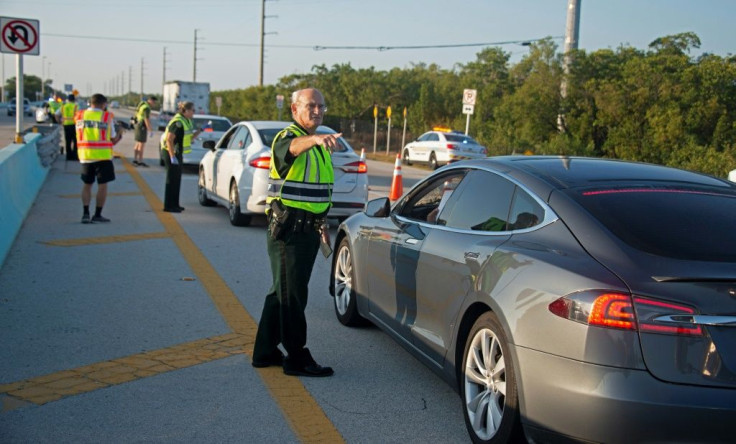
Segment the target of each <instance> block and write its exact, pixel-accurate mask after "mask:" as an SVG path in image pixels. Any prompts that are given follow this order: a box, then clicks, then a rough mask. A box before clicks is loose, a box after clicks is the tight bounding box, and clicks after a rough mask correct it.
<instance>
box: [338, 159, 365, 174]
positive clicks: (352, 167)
mask: <svg viewBox="0 0 736 444" xmlns="http://www.w3.org/2000/svg"><path fill="white" fill-rule="evenodd" d="M340 169H342V170H343V171H345V172H346V173H357V174H364V173H367V172H368V165H366V163H365V162H363V161H362V160H356V161H355V162H350V163H346V164H345V165H343V166H341V167H340Z"/></svg>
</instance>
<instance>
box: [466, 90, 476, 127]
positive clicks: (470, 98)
mask: <svg viewBox="0 0 736 444" xmlns="http://www.w3.org/2000/svg"><path fill="white" fill-rule="evenodd" d="M477 95H478V91H477V90H475V89H466V90H463V114H465V115H467V118H466V119H465V135H466V136H467V135H468V130H469V129H470V115H471V114H473V110H474V109H475V97H476V96H477Z"/></svg>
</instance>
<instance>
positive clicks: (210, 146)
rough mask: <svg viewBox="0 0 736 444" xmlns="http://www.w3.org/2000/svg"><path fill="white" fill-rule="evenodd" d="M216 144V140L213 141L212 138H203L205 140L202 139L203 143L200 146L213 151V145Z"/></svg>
mask: <svg viewBox="0 0 736 444" xmlns="http://www.w3.org/2000/svg"><path fill="white" fill-rule="evenodd" d="M216 144H217V142H216V141H214V140H205V141H204V143H203V144H202V146H203V147H204V148H207V149H208V150H212V151H214V150H215V145H216Z"/></svg>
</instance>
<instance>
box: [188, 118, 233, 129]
mask: <svg viewBox="0 0 736 444" xmlns="http://www.w3.org/2000/svg"><path fill="white" fill-rule="evenodd" d="M192 123H193V124H194V127H195V128H202V127H204V126H205V125H207V124H208V123H211V125H212V131H220V132H223V133H224V132H225V131H227V130H229V129H230V127H231V126H232V125H231V124H230V122H228V121H227V120H224V119H202V118H197V117H195V118H194V119H192Z"/></svg>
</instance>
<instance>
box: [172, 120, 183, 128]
mask: <svg viewBox="0 0 736 444" xmlns="http://www.w3.org/2000/svg"><path fill="white" fill-rule="evenodd" d="M174 126H176V127H177V128H183V127H184V125H182V123H181V122H180V121H178V120H177V121H176V122H174Z"/></svg>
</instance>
